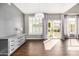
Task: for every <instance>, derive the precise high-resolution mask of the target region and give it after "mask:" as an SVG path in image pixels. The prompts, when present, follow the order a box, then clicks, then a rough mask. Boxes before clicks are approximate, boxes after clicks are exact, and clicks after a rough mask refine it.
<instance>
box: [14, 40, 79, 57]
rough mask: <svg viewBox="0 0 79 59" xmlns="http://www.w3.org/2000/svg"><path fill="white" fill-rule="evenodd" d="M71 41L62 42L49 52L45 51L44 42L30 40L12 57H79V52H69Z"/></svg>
mask: <svg viewBox="0 0 79 59" xmlns="http://www.w3.org/2000/svg"><path fill="white" fill-rule="evenodd" d="M69 40H70V39H69ZM69 40H65V41H62V40H60V41H59V42H58V43H57V44H56V45H55V46H54V47H53V48H52V49H51V50H49V51H47V50H45V47H44V44H43V41H42V40H29V41H27V42H25V44H23V45H22V46H21V47H20V48H19V49H17V50H16V51H15V52H14V53H13V54H12V56H79V50H67V47H68V45H67V44H68V41H69Z"/></svg>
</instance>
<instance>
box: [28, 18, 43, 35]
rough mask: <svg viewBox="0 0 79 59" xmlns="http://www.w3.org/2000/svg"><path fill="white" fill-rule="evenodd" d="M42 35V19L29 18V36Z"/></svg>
mask: <svg viewBox="0 0 79 59" xmlns="http://www.w3.org/2000/svg"><path fill="white" fill-rule="evenodd" d="M41 34H42V19H39V18H38V19H37V18H35V17H29V35H41Z"/></svg>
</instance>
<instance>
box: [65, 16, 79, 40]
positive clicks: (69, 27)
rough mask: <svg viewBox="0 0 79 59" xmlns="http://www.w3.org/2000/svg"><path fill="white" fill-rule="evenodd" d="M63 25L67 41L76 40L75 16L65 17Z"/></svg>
mask: <svg viewBox="0 0 79 59" xmlns="http://www.w3.org/2000/svg"><path fill="white" fill-rule="evenodd" d="M64 24H65V37H66V38H68V39H76V38H77V30H78V27H77V25H78V24H77V19H76V16H66V19H65V20H64Z"/></svg>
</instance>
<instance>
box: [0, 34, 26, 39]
mask: <svg viewBox="0 0 79 59" xmlns="http://www.w3.org/2000/svg"><path fill="white" fill-rule="evenodd" d="M24 35H26V34H15V35H8V36H2V37H0V39H9V38H14V37H20V36H24Z"/></svg>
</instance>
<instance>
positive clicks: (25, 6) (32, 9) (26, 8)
mask: <svg viewBox="0 0 79 59" xmlns="http://www.w3.org/2000/svg"><path fill="white" fill-rule="evenodd" d="M13 4H14V5H15V6H16V7H17V8H19V9H20V10H21V11H22V12H23V13H24V14H32V13H65V12H66V11H68V10H69V9H71V8H72V7H73V6H75V5H76V4H77V3H13Z"/></svg>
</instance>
